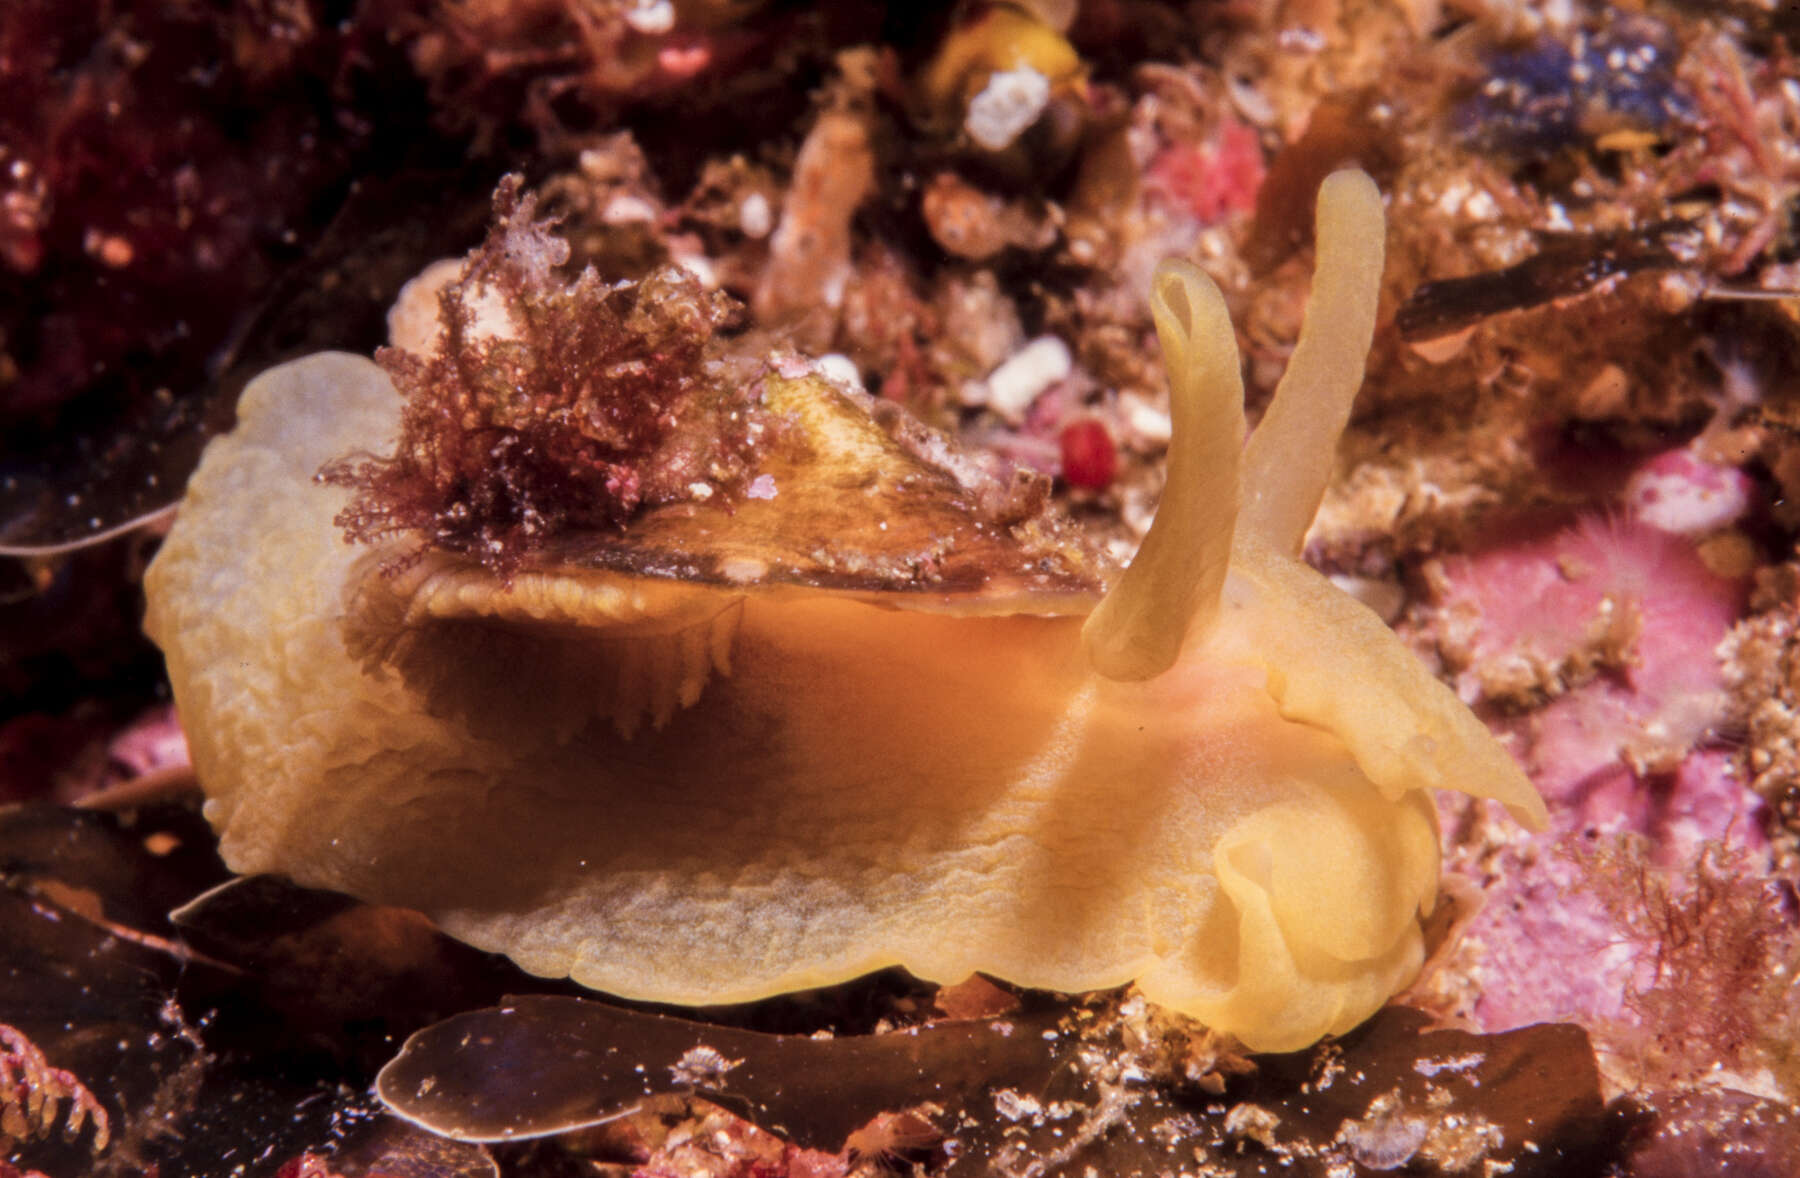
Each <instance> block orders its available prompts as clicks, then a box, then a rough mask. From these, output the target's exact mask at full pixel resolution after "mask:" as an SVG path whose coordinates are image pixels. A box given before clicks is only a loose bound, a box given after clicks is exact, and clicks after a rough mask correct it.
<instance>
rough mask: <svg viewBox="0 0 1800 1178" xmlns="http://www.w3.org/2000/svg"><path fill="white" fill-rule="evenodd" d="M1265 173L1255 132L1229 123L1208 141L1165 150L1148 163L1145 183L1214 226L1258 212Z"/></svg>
mask: <svg viewBox="0 0 1800 1178" xmlns="http://www.w3.org/2000/svg"><path fill="white" fill-rule="evenodd" d="M1266 174H1267V168H1266V167H1265V166H1264V164H1263V155H1262V145H1261V144H1260V143H1259V142H1257V138H1256V131H1255V130H1254V129H1252V128H1250V127H1247V126H1245V125H1244V124H1242V123H1240V122H1238V121H1236V120H1235V119H1228V120H1226V121H1225V122H1224V123H1223V124H1222V125H1221V126H1220V127H1219V130H1218V132H1217V133H1216V134H1215V135H1214V136H1213V137H1212V139H1211V140H1210V141H1208V142H1206V143H1202V144H1190V143H1177V144H1173V145H1171V146H1169V147H1167V148H1164V149H1163V151H1162V153H1161V154H1159V155H1158V156H1157V157H1156V159H1155V160H1153V161H1152V162H1151V164H1150V170H1149V174H1148V175H1147V177H1146V185H1147V187H1148V188H1149V189H1150V191H1152V192H1154V193H1157V194H1158V195H1161V196H1162V197H1164V198H1165V199H1166V200H1168V201H1169V202H1170V203H1171V204H1174V205H1177V206H1178V207H1181V208H1185V209H1187V210H1188V211H1189V212H1191V213H1193V215H1194V216H1195V217H1197V218H1199V219H1200V222H1201V224H1205V225H1210V224H1212V223H1213V222H1214V221H1217V220H1219V219H1221V218H1222V217H1224V216H1226V215H1227V214H1230V213H1248V212H1249V211H1250V210H1251V209H1253V208H1255V207H1256V194H1257V191H1258V190H1259V189H1260V188H1261V187H1262V182H1263V177H1264V176H1265V175H1266Z"/></svg>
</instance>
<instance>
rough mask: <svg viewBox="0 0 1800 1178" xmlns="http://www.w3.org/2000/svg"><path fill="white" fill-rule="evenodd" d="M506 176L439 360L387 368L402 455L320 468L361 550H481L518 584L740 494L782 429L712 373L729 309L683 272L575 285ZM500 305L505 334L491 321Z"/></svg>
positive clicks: (452, 309)
mask: <svg viewBox="0 0 1800 1178" xmlns="http://www.w3.org/2000/svg"><path fill="white" fill-rule="evenodd" d="M520 189H521V181H520V180H519V178H518V177H516V176H514V177H508V178H507V179H506V180H505V181H503V182H502V183H501V186H500V188H499V189H498V191H497V192H496V193H495V197H494V211H495V217H496V219H495V223H494V226H493V228H492V229H491V230H490V232H489V234H488V238H487V240H486V242H485V243H484V244H483V245H482V246H481V247H480V248H479V249H478V250H477V251H476V252H475V253H474V254H473V255H472V256H471V258H470V260H469V262H468V264H467V265H466V267H465V268H464V270H463V273H462V276H461V277H460V278H459V279H458V280H457V281H455V282H453V283H451V284H450V285H449V286H448V287H446V288H445V290H444V291H443V292H442V294H441V295H440V297H439V303H438V308H439V319H440V321H441V324H442V330H443V335H442V346H440V347H438V348H437V349H435V350H434V351H433V352H432V353H431V354H430V355H423V356H422V355H417V354H415V353H412V352H407V351H402V350H399V349H396V348H386V349H383V350H382V351H381V352H380V353H378V354H377V356H376V359H377V362H378V363H380V365H381V366H382V367H383V368H384V369H386V370H387V373H388V375H389V376H390V377H391V378H392V379H393V381H394V384H395V386H396V387H398V388H399V390H400V391H401V393H402V394H403V395H404V396H405V397H406V406H405V408H404V410H403V411H402V415H401V420H400V435H399V444H398V448H397V449H396V451H395V453H394V454H393V455H391V456H389V457H385V458H383V457H372V456H368V455H361V456H355V455H353V456H350V457H346V458H341V459H339V460H337V461H334V462H332V463H330V464H328V465H327V466H326V467H325V468H324V469H323V470H321V471H320V474H319V478H320V479H321V480H322V481H324V482H327V483H331V484H334V485H338V486H346V487H350V488H353V489H354V490H355V492H356V494H355V497H354V498H353V499H352V500H351V502H350V505H349V506H348V507H346V508H345V509H344V510H343V511H342V512H341V513H340V514H339V515H338V517H337V521H336V522H337V524H338V526H339V527H341V528H343V529H344V534H345V536H346V538H348V539H350V540H352V541H362V542H371V541H375V540H379V539H383V538H385V537H387V536H390V535H393V534H395V533H399V532H405V531H411V532H416V533H417V534H418V535H419V536H420V538H421V545H420V548H419V550H418V551H420V552H422V551H424V550H425V549H427V548H431V547H437V548H443V549H448V550H450V551H454V552H460V553H464V554H467V555H469V556H472V557H474V558H476V559H477V560H479V561H481V563H482V564H483V565H485V566H487V567H488V568H490V569H492V570H494V571H495V572H498V573H500V574H502V575H510V574H511V573H513V572H514V571H516V570H517V568H518V567H519V565H520V563H521V562H522V561H523V560H524V559H525V558H526V557H527V556H528V555H530V554H531V553H533V552H535V551H537V550H539V549H541V548H542V547H543V546H544V544H545V543H547V542H548V541H549V540H551V539H552V538H555V537H557V536H560V535H565V534H567V533H569V532H572V531H583V530H588V531H593V530H617V529H619V528H622V527H623V526H624V525H625V524H627V523H628V522H629V521H630V520H631V519H632V518H633V517H634V516H635V515H636V514H638V513H639V512H640V511H642V510H647V509H649V508H652V507H656V506H661V505H664V504H669V503H675V502H681V501H685V500H704V499H710V498H712V497H713V496H714V495H715V494H723V495H726V496H738V495H741V494H742V492H743V491H744V489H745V487H746V486H747V485H748V483H749V481H750V478H751V476H752V474H753V472H752V469H751V468H752V466H753V462H754V455H755V450H756V443H757V441H759V440H760V439H761V438H762V437H764V436H765V434H766V433H767V430H768V426H769V424H770V422H769V421H767V420H765V417H766V414H765V413H764V412H763V411H762V409H761V407H760V404H759V402H758V400H757V398H758V393H757V391H756V390H757V385H756V384H755V383H754V382H748V381H745V382H732V381H729V380H721V379H714V378H712V375H711V374H709V371H708V367H709V361H710V360H712V359H713V354H712V353H713V351H714V349H713V347H712V345H713V341H714V333H715V332H716V331H717V330H718V329H719V328H720V327H721V326H723V325H724V324H725V323H726V321H727V320H728V319H729V317H730V315H731V305H730V301H729V300H728V299H726V298H724V297H723V296H719V295H714V294H709V293H707V292H705V291H704V290H703V289H702V288H701V285H700V283H699V281H698V280H697V279H696V278H694V276H693V275H691V274H689V273H688V272H687V271H685V270H682V269H681V268H679V267H673V266H670V267H665V268H663V269H660V270H657V271H655V272H653V273H652V274H650V275H649V276H647V277H646V278H644V279H643V280H642V281H640V282H637V283H635V284H633V283H616V284H615V283H607V282H605V281H603V280H602V279H601V278H600V276H599V275H598V274H597V273H596V272H595V271H594V270H593V269H592V268H589V269H587V270H585V271H583V272H582V273H581V274H580V275H579V276H578V277H577V278H576V279H575V280H574V281H573V282H568V283H565V282H564V281H562V279H561V278H560V277H559V276H558V275H557V273H556V271H557V268H558V267H560V266H562V265H563V264H564V263H566V262H567V261H568V257H569V247H568V244H567V243H566V242H564V241H563V240H562V239H560V238H558V237H556V236H555V235H554V234H553V233H552V232H551V228H552V226H551V225H550V224H549V223H546V222H541V221H537V220H535V219H534V213H535V211H536V201H535V199H534V198H533V197H531V196H529V195H527V196H521V195H520ZM495 295H497V296H498V297H499V300H500V302H501V304H502V305H503V306H504V309H505V319H506V323H507V329H506V330H505V331H503V332H501V333H499V334H497V335H496V334H489V333H488V332H486V331H484V330H482V329H481V325H479V324H478V322H477V313H476V308H478V307H480V306H481V305H482V303H481V299H482V298H483V296H486V297H487V298H490V299H491V298H492V297H493V296H495Z"/></svg>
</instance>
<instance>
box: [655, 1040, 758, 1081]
mask: <svg viewBox="0 0 1800 1178" xmlns="http://www.w3.org/2000/svg"><path fill="white" fill-rule="evenodd" d="M743 1062H744V1061H743V1060H741V1059H726V1058H725V1057H724V1056H723V1055H721V1054H719V1051H718V1049H717V1048H714V1047H708V1046H706V1044H704V1043H702V1044H700V1045H698V1046H696V1047H690V1048H688V1049H687V1050H686V1051H685V1052H683V1053H682V1055H681V1058H680V1059H678V1060H676V1061H675V1063H674V1064H673V1065H672V1066H671V1067H670V1068H669V1076H670V1078H671V1079H672V1080H674V1082H675V1083H677V1084H684V1085H688V1086H690V1087H707V1088H722V1087H724V1086H725V1074H726V1073H727V1072H729V1071H731V1069H733V1068H735V1067H737V1066H738V1065H739V1064H741V1063H743Z"/></svg>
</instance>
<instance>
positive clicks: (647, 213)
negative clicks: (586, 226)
mask: <svg viewBox="0 0 1800 1178" xmlns="http://www.w3.org/2000/svg"><path fill="white" fill-rule="evenodd" d="M600 220H601V222H602V223H603V224H606V225H636V224H643V223H644V222H646V221H651V222H653V221H655V220H656V206H655V205H653V204H651V203H650V202H649V201H647V200H645V199H644V198H643V197H641V196H637V195H635V194H633V193H630V192H615V193H613V194H612V196H611V197H610V198H609V199H608V200H607V202H606V207H605V208H604V209H602V210H600Z"/></svg>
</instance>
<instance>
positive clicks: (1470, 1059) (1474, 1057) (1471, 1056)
mask: <svg viewBox="0 0 1800 1178" xmlns="http://www.w3.org/2000/svg"><path fill="white" fill-rule="evenodd" d="M1486 1059H1487V1057H1486V1056H1485V1055H1483V1054H1482V1053H1481V1052H1479V1051H1471V1052H1468V1053H1466V1054H1464V1055H1453V1056H1451V1057H1450V1058H1449V1059H1420V1060H1414V1061H1413V1071H1415V1072H1417V1073H1419V1074H1420V1075H1421V1076H1435V1075H1437V1074H1438V1073H1439V1072H1466V1071H1469V1070H1470V1069H1472V1068H1478V1067H1480V1066H1481V1065H1482V1063H1483V1062H1484V1061H1485V1060H1486Z"/></svg>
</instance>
